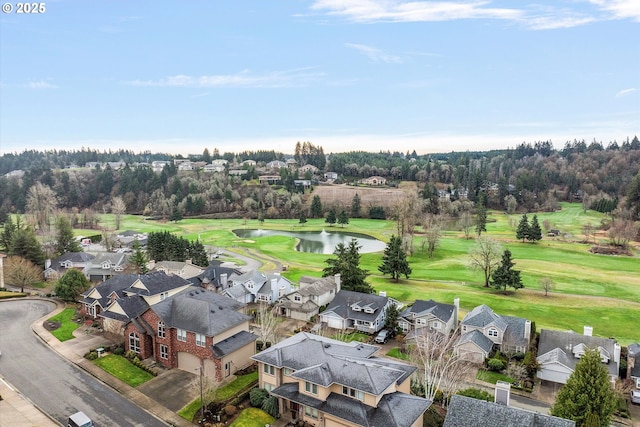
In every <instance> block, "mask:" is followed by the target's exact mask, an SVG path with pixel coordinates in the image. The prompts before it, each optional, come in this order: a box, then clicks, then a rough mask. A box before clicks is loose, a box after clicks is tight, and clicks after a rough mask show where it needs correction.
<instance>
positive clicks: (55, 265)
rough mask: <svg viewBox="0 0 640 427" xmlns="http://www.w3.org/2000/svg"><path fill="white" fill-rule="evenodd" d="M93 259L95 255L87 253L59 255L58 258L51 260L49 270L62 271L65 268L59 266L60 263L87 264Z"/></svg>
mask: <svg viewBox="0 0 640 427" xmlns="http://www.w3.org/2000/svg"><path fill="white" fill-rule="evenodd" d="M94 258H95V255H92V254H90V253H87V252H67V253H64V254H62V255H60V256H59V257H58V258H56V259H53V260H51V266H50V267H49V268H51V269H53V270H56V271H63V270H65V269H66V268H65V267H63V266H62V265H61V264H62V263H65V262H67V261H71V262H72V263H74V264H81V263H84V264H88V263H89V262H90V261H91V260H92V259H94Z"/></svg>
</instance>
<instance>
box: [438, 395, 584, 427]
mask: <svg viewBox="0 0 640 427" xmlns="http://www.w3.org/2000/svg"><path fill="white" fill-rule="evenodd" d="M575 425H576V423H575V422H574V421H570V420H565V419H564V418H558V417H552V416H551V415H544V414H540V413H537V412H530V411H527V410H524V409H520V408H513V407H510V406H504V405H499V404H497V403H493V402H487V401H485V400H479V399H473V398H471V397H466V396H460V395H457V394H456V395H453V396H452V397H451V402H450V403H449V407H448V409H447V416H446V417H445V419H444V427H495V426H500V427H574V426H575Z"/></svg>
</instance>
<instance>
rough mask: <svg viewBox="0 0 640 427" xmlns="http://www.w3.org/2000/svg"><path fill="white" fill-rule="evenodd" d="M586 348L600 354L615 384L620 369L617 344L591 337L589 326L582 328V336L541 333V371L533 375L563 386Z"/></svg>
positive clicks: (591, 330)
mask: <svg viewBox="0 0 640 427" xmlns="http://www.w3.org/2000/svg"><path fill="white" fill-rule="evenodd" d="M587 348H589V349H597V350H598V352H600V359H601V360H602V363H603V364H604V365H605V367H606V368H607V371H608V372H609V377H610V379H611V382H612V383H615V381H616V379H617V378H618V370H619V368H620V352H621V348H620V345H619V344H618V343H617V342H616V341H615V340H614V339H612V338H601V337H594V336H593V328H592V327H590V326H585V327H584V333H583V334H579V333H576V332H573V331H552V330H550V329H543V330H541V331H540V340H539V341H538V357H537V359H536V360H537V361H538V364H539V365H540V368H539V369H538V372H537V374H536V376H537V377H538V378H540V379H541V380H545V381H551V382H555V383H561V384H566V383H567V380H568V379H569V376H570V375H571V374H572V373H573V371H574V369H575V367H576V365H577V364H578V362H579V361H580V358H581V357H582V355H584V353H585V350H586V349H587Z"/></svg>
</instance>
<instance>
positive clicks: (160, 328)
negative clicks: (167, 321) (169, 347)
mask: <svg viewBox="0 0 640 427" xmlns="http://www.w3.org/2000/svg"><path fill="white" fill-rule="evenodd" d="M158 336H159V337H160V338H164V337H166V336H167V332H166V329H165V326H164V322H158Z"/></svg>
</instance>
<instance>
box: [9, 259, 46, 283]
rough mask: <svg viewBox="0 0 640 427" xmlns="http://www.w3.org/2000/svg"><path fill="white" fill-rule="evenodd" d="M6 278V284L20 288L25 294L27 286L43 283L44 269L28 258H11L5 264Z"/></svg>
mask: <svg viewBox="0 0 640 427" xmlns="http://www.w3.org/2000/svg"><path fill="white" fill-rule="evenodd" d="M4 278H5V281H6V283H8V284H11V285H14V286H19V287H20V292H24V287H25V286H31V285H33V284H34V283H38V282H41V281H42V279H43V277H42V269H41V268H40V267H38V266H37V265H35V264H34V263H32V262H31V261H29V260H28V259H26V258H22V257H19V256H10V257H8V258H7V259H6V260H5V262H4Z"/></svg>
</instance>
